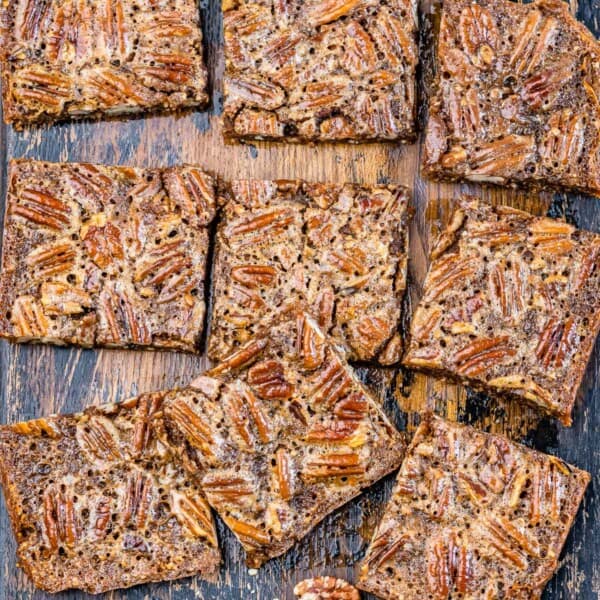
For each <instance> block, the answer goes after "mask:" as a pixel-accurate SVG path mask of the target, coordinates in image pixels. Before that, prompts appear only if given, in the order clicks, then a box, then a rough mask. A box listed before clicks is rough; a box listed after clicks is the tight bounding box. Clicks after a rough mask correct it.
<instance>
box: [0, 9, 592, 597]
mask: <svg viewBox="0 0 600 600" xmlns="http://www.w3.org/2000/svg"><path fill="white" fill-rule="evenodd" d="M571 5H572V8H573V10H574V12H576V14H577V16H578V18H579V19H581V20H582V21H584V22H585V23H586V24H587V25H588V27H590V28H591V29H592V31H593V32H594V33H595V34H596V35H597V36H600V0H579V2H578V1H577V0H572V2H571ZM201 10H202V16H203V19H204V32H205V52H206V56H207V60H208V66H209V72H210V74H211V88H212V100H213V102H212V109H211V111H210V112H208V113H188V114H186V115H183V116H178V117H172V116H170V117H169V116H164V117H162V116H161V117H151V118H148V119H135V120H128V121H109V122H98V123H77V124H64V125H58V126H54V127H50V128H48V127H44V128H40V129H32V130H29V131H25V132H21V133H16V132H14V131H13V130H12V129H10V128H8V127H2V129H1V139H0V152H1V158H2V179H1V183H0V188H1V189H0V198H2V200H0V201H1V202H3V198H4V193H5V186H6V172H7V164H8V160H9V159H10V158H12V157H31V158H37V159H43V160H51V161H90V162H100V163H111V164H119V165H135V166H164V165H172V164H176V163H181V162H185V163H197V164H199V165H202V166H204V167H206V168H208V169H211V170H213V171H214V172H215V173H217V174H219V175H221V176H223V177H258V178H276V177H277V178H296V177H298V178H304V179H307V180H310V181H335V182H341V181H354V182H359V183H362V182H365V183H375V182H386V181H394V182H400V183H403V184H405V185H407V186H409V187H410V188H411V189H412V190H413V194H414V197H413V206H414V208H415V216H414V218H413V221H412V225H411V230H410V235H411V243H410V247H411V254H410V263H409V271H410V273H409V279H410V286H409V294H408V297H407V301H406V305H407V312H410V310H411V307H412V306H413V304H414V302H415V300H416V299H417V298H418V297H419V294H420V286H421V283H422V281H423V279H424V276H425V273H426V269H427V256H428V252H429V247H430V241H431V239H432V236H433V235H435V233H436V232H437V231H438V230H439V228H440V226H441V225H442V224H443V223H444V222H445V220H446V219H447V218H448V215H449V211H450V210H451V206H452V200H453V198H457V197H458V196H460V195H461V194H464V193H471V194H475V195H480V196H482V197H484V198H487V199H489V200H491V201H493V202H494V203H503V204H510V205H512V206H515V207H517V208H522V209H526V210H530V211H531V212H533V213H535V214H550V215H551V216H553V217H557V218H561V219H566V220H568V221H569V222H571V223H573V224H575V225H576V226H578V227H581V228H585V229H589V230H592V231H596V232H600V200H595V199H592V198H586V197H582V196H577V195H574V194H569V195H566V194H557V195H551V194H545V195H543V196H541V197H538V196H535V195H527V194H526V193H523V192H516V191H513V190H502V189H483V188H480V187H478V186H475V185H442V184H436V183H432V182H428V181H424V180H422V179H421V178H420V177H419V173H418V164H419V155H420V146H419V145H413V146H394V145H382V144H372V145H357V146H349V145H326V146H318V147H310V146H299V145H289V146H286V145H283V144H256V145H225V144H224V143H223V139H222V136H221V128H220V124H219V118H218V114H219V112H220V106H221V91H220V90H221V76H222V72H223V64H224V61H223V54H222V48H223V43H222V33H221V29H222V27H221V26H222V17H221V11H220V6H219V2H218V1H217V0H211V3H210V5H209V6H202V7H201ZM431 14H432V10H431V8H430V6H429V0H424V6H423V10H422V15H423V16H422V21H423V31H424V32H423V36H422V37H423V39H422V47H423V52H424V55H425V57H427V54H428V49H429V48H430V47H431V40H430V37H429V34H428V30H429V26H430V23H431V21H430V19H431V17H430V15H431ZM1 212H2V214H3V212H4V211H3V208H2V211H1ZM1 218H2V217H1V216H0V219H1ZM207 365H208V362H207V360H206V358H204V357H196V356H189V355H183V354H178V353H165V352H136V351H118V350H100V351H91V350H79V349H62V348H54V347H44V346H23V345H9V344H7V343H5V342H1V343H0V422H2V423H10V422H15V421H18V420H23V419H29V418H33V417H36V416H38V415H43V414H48V413H51V412H64V411H77V410H80V409H82V408H83V407H85V406H87V405H89V404H92V403H102V402H111V401H118V400H122V399H125V398H127V397H129V396H132V395H135V394H138V393H141V392H147V391H151V390H156V389H161V388H168V387H171V386H176V385H183V384H186V383H187V382H188V381H189V380H190V379H191V378H192V377H194V376H195V375H197V374H198V373H201V372H202V371H203V370H204V369H205V368H206V366H207ZM359 372H360V373H361V375H362V376H363V378H364V380H365V381H366V383H367V384H368V385H369V387H370V388H371V389H372V391H373V392H374V393H375V394H376V395H377V396H378V397H379V398H380V399H381V401H382V402H383V403H384V407H385V409H386V410H387V412H388V414H390V416H392V417H393V418H394V419H395V421H396V424H397V425H398V427H399V428H401V429H406V430H408V431H409V432H410V431H411V430H413V429H414V426H415V423H416V413H417V411H418V410H420V409H422V408H424V407H425V406H429V407H432V408H435V410H436V411H438V412H439V413H440V414H445V415H447V416H448V417H449V418H451V419H458V420H460V421H462V422H467V423H470V424H472V425H474V426H476V427H480V428H483V429H486V430H490V431H495V432H504V433H506V434H507V435H509V436H510V437H511V438H513V439H515V440H518V441H523V442H525V443H526V444H528V445H531V446H533V447H535V448H538V449H540V450H543V451H546V452H550V453H552V454H556V455H558V456H560V457H561V458H563V459H564V460H566V461H568V462H571V463H573V464H575V465H577V466H579V467H581V468H583V469H586V470H588V471H590V472H591V473H592V474H593V475H594V480H593V482H592V484H591V485H590V488H589V489H588V493H587V495H586V497H585V501H584V505H583V510H581V511H580V513H579V515H578V518H577V521H576V523H575V526H574V528H573V531H572V532H571V535H570V536H569V538H568V540H567V544H566V548H565V551H564V552H563V555H562V556H561V560H560V564H561V568H560V571H559V573H558V575H557V576H556V577H555V578H554V579H553V580H552V581H551V583H550V584H549V585H548V588H547V590H546V593H545V596H544V598H545V600H550V599H552V600H559V599H561V600H566V599H577V600H592V599H595V598H599V597H600V503H599V498H598V495H599V494H598V492H599V491H600V475H599V469H600V436H599V435H598V431H600V382H599V379H600V377H599V376H600V342H599V343H596V348H595V352H594V354H593V357H592V360H591V362H590V365H589V367H588V369H587V373H586V376H585V379H584V382H583V386H582V389H581V393H580V398H579V401H578V402H577V405H576V409H575V412H574V424H573V427H571V428H568V429H567V428H564V427H562V426H561V425H559V424H557V423H556V422H555V421H553V420H551V419H546V418H540V417H539V416H538V415H536V414H535V412H534V411H533V410H531V409H529V408H527V407H523V406H519V405H518V404H516V403H501V402H498V401H495V400H490V399H488V398H487V397H485V396H483V395H481V394H473V393H470V392H467V391H465V390H464V389H463V388H460V387H458V386H454V385H449V384H445V383H442V382H440V381H436V380H434V379H432V378H430V377H425V376H421V375H413V374H411V373H407V372H404V371H403V370H402V369H369V368H360V369H359ZM393 480H394V477H388V478H387V479H386V480H385V481H383V482H380V483H378V484H377V485H375V486H373V487H372V488H371V489H370V490H368V491H367V492H366V493H365V494H363V495H362V496H361V497H360V498H359V499H357V500H355V501H353V502H351V503H350V504H348V505H347V506H345V507H344V508H342V509H340V510H338V511H336V512H335V513H334V514H333V515H330V516H329V517H327V518H326V519H325V520H324V521H323V523H322V524H321V525H320V526H318V527H317V528H316V529H315V530H314V531H313V532H312V533H311V534H310V535H309V536H307V538H306V539H305V540H303V541H302V542H301V543H300V544H298V545H297V546H296V547H295V548H294V549H293V550H292V551H290V552H289V553H288V554H287V555H285V556H284V557H282V558H280V559H276V560H272V561H270V562H269V563H267V564H266V565H265V566H264V567H263V568H262V569H260V571H258V572H249V571H248V569H247V568H246V567H245V566H244V553H243V551H242V550H241V546H240V545H239V544H238V543H237V541H236V540H235V538H234V537H233V535H232V534H231V533H229V531H228V530H227V529H226V528H225V527H224V526H223V524H222V523H221V522H219V535H220V540H221V543H222V548H223V554H224V565H223V568H222V570H221V576H220V580H219V582H218V584H217V585H209V584H206V583H204V582H202V581H201V580H200V579H186V580H182V581H180V582H175V583H164V584H155V585H147V586H139V587H137V588H134V589H132V590H128V591H125V592H115V593H113V594H108V595H107V597H110V598H113V599H115V600H116V599H121V598H128V599H130V600H142V599H143V600H159V599H160V600H163V599H164V600H166V599H173V600H183V599H186V600H187V599H197V600H204V599H205V600H207V599H209V598H210V599H212V598H219V599H232V600H234V599H235V600H237V599H240V600H242V599H243V600H254V599H256V600H274V599H280V600H283V599H284V598H285V599H291V598H292V588H293V585H294V583H296V582H297V581H299V580H301V579H303V578H305V577H308V576H311V575H317V574H332V575H333V574H334V575H337V576H341V577H345V578H347V579H349V580H350V581H352V580H354V578H355V575H356V564H357V562H358V561H359V560H360V559H361V558H362V556H363V554H364V551H365V549H366V546H367V543H368V540H369V538H370V536H371V534H372V532H373V529H374V527H375V525H376V523H377V521H378V519H379V517H380V515H381V513H382V511H383V508H384V505H385V502H386V500H387V498H388V497H389V495H390V491H391V487H392V485H393ZM15 563H16V561H15V542H14V539H13V537H12V533H11V531H10V527H9V523H8V518H7V514H6V511H5V510H4V508H3V507H2V509H1V510H0V565H1V566H0V600H12V599H30V598H35V599H40V598H46V597H50V596H48V595H46V594H44V593H42V592H39V591H35V590H34V588H33V586H32V585H31V583H30V582H29V581H28V580H27V578H26V577H25V576H24V574H23V573H22V572H21V571H20V570H19V569H18V568H17V567H16V564H15ZM81 596H83V594H80V593H77V592H71V593H65V594H61V595H59V596H56V597H58V598H60V599H61V600H62V599H63V598H65V599H66V598H79V597H81Z"/></svg>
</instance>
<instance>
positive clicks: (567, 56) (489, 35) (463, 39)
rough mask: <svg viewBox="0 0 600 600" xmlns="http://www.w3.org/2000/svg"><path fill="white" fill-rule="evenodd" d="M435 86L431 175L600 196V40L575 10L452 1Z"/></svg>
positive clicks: (546, 0)
mask: <svg viewBox="0 0 600 600" xmlns="http://www.w3.org/2000/svg"><path fill="white" fill-rule="evenodd" d="M566 48H568V52H565V49H566ZM434 88H435V89H434V93H433V95H432V98H431V100H430V107H429V122H428V125H427V134H426V141H425V153H424V159H423V171H424V173H425V174H426V175H428V176H431V177H434V178H438V179H450V180H458V179H470V180H472V181H478V182H487V183H494V184H498V185H524V186H528V187H534V188H555V189H560V188H566V189H572V190H577V191H582V192H585V193H590V194H594V195H600V103H599V98H600V43H598V41H597V40H596V39H595V38H594V36H593V35H592V34H591V33H590V32H589V31H588V30H587V29H586V28H585V27H584V26H583V25H582V24H581V23H579V22H578V21H577V20H576V19H575V18H574V17H573V15H572V14H571V13H570V11H569V6H568V3H566V2H562V1H561V0H537V1H535V2H532V3H530V4H521V3H517V2H511V1H508V0H479V1H478V2H477V3H473V2H471V0H446V1H445V2H444V9H443V14H442V20H441V25H440V32H439V38H438V46H437V65H436V81H435V85H434Z"/></svg>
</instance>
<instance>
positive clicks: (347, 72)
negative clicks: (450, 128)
mask: <svg viewBox="0 0 600 600" xmlns="http://www.w3.org/2000/svg"><path fill="white" fill-rule="evenodd" d="M223 10H224V16H223V24H224V32H225V58H226V71H225V78H224V92H225V107H224V113H223V124H224V133H225V135H226V136H227V137H230V138H241V139H272V140H282V141H325V140H328V141H335V140H337V141H340V140H346V141H355V142H358V141H375V140H403V141H409V140H412V139H414V137H415V113H416V110H415V95H416V83H415V82H416V75H415V72H416V66H417V62H418V50H417V16H416V2H415V1H414V0H391V1H389V2H381V1H380V0H363V1H361V2H357V1H356V0H327V1H325V2H322V1H320V0H309V1H308V2H302V1H300V0H282V1H278V0H259V2H253V1H251V0H232V1H224V2H223Z"/></svg>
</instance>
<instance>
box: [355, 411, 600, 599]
mask: <svg viewBox="0 0 600 600" xmlns="http://www.w3.org/2000/svg"><path fill="white" fill-rule="evenodd" d="M589 481H590V475H589V474H588V473H586V472H585V471H580V470H579V469H576V468H575V467H572V466H570V465H567V464H566V463H564V462H562V461H561V460H560V459H558V458H556V457H554V456H548V455H545V454H542V453H541V452H536V451H534V450H530V449H529V448H526V447H524V446H521V445H519V444H515V443H513V442H511V441H509V440H508V439H507V438H505V437H504V436H499V435H490V434H486V433H482V432H479V431H477V430H476V429H473V428H472V427H466V426H463V425H458V424H456V423H451V422H449V421H445V420H443V419H441V418H438V417H435V416H433V415H430V414H429V415H425V417H424V419H423V421H422V422H421V425H420V426H419V428H418V429H417V432H416V433H415V437H414V439H413V441H412V442H411V445H410V447H409V449H408V451H407V455H406V457H405V459H404V462H403V464H402V467H401V468H400V473H399V476H398V480H397V482H396V488H395V490H394V493H393V495H392V498H391V500H390V502H389V504H388V506H387V508H386V512H385V514H384V516H383V519H382V521H381V523H380V524H379V526H378V528H377V531H376V532H375V535H374V538H373V540H372V542H371V545H370V546H369V549H368V551H367V555H366V557H365V559H364V562H363V564H362V567H361V579H360V583H359V587H360V588H361V589H363V590H365V591H368V592H372V593H374V594H377V595H378V596H380V597H381V598H389V599H390V600H391V599H392V598H404V599H405V600H413V599H414V600H416V599H418V598H423V597H426V598H435V599H439V600H442V599H448V598H456V599H458V598H469V599H471V600H488V599H492V598H500V597H502V598H512V599H520V600H531V599H532V598H539V597H540V596H541V593H542V591H543V589H544V587H545V585H546V583H547V582H548V580H549V579H550V578H551V577H552V575H553V573H554V571H555V570H556V568H557V566H558V557H559V555H560V552H561V549H562V547H563V545H564V542H565V539H566V537H567V534H568V533H569V530H570V528H571V526H572V524H573V521H574V519H575V516H576V514H577V510H578V507H579V504H580V502H581V500H582V498H583V494H584V492H585V489H586V486H587V485H588V483H589Z"/></svg>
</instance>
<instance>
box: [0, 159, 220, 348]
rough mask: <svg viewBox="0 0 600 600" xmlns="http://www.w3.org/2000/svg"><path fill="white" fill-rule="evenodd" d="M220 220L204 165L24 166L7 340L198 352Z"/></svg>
mask: <svg viewBox="0 0 600 600" xmlns="http://www.w3.org/2000/svg"><path fill="white" fill-rule="evenodd" d="M214 213H215V196H214V190H213V179H212V178H211V177H210V176H209V175H207V174H206V173H204V172H203V171H201V170H200V169H198V168H195V167H173V168H168V169H135V168H129V167H105V166H97V165H90V164H80V163H71V164H52V163H43V162H36V161H29V160H19V161H12V162H11V165H10V172H9V182H8V195H7V203H6V218H5V221H4V244H3V255H2V270H1V273H0V337H5V338H8V339H10V340H13V341H29V340H35V341H41V342H50V343H56V344H77V345H81V346H85V347H91V346H94V345H98V346H113V347H125V346H146V347H155V348H166V349H179V350H187V351H195V350H196V345H197V342H198V341H199V338H200V335H201V333H202V327H203V317H204V311H205V305H204V275H205V266H206V256H207V250H208V231H207V226H208V224H209V222H210V221H211V219H212V218H213V216H214Z"/></svg>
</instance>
